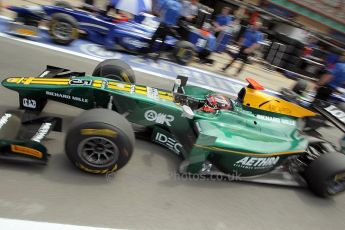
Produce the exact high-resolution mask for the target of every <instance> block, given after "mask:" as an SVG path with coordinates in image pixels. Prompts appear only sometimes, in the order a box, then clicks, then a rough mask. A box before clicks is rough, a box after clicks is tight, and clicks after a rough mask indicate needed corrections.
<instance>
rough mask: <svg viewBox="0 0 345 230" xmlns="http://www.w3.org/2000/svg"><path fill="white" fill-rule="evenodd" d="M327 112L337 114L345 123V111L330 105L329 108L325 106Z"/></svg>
mask: <svg viewBox="0 0 345 230" xmlns="http://www.w3.org/2000/svg"><path fill="white" fill-rule="evenodd" d="M325 110H326V111H327V112H329V113H330V114H332V115H333V116H335V117H336V118H337V119H339V120H340V121H341V122H343V123H345V113H344V112H343V111H341V110H340V109H338V108H337V107H335V106H334V105H330V106H328V107H327V108H325Z"/></svg>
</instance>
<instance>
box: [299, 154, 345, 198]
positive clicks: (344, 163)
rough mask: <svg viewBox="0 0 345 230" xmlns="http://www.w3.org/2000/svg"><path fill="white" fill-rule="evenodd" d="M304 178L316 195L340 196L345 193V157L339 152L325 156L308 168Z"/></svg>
mask: <svg viewBox="0 0 345 230" xmlns="http://www.w3.org/2000/svg"><path fill="white" fill-rule="evenodd" d="M304 176H305V179H306V181H307V182H308V185H309V188H310V190H311V191H313V192H314V193H315V194H316V195H318V196H321V197H330V196H334V195H336V194H339V193H341V192H343V191H345V156H344V155H343V154H341V153H338V152H333V153H328V154H323V155H321V156H320V157H319V158H317V159H316V160H314V161H313V162H312V163H311V164H310V165H309V166H308V168H307V169H306V171H305V174H304Z"/></svg>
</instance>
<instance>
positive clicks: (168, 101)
mask: <svg viewBox="0 0 345 230" xmlns="http://www.w3.org/2000/svg"><path fill="white" fill-rule="evenodd" d="M2 85H3V86H4V87H6V88H9V89H11V90H14V91H17V92H18V93H19V95H20V105H21V108H24V109H33V110H37V109H40V108H43V107H44V105H45V102H46V100H47V99H50V100H54V101H58V102H61V103H64V104H68V105H72V106H75V107H78V108H81V109H85V110H88V109H92V108H95V107H103V108H110V109H112V110H114V111H116V112H118V113H120V114H123V115H124V116H125V117H126V119H127V120H128V121H130V122H132V123H135V124H136V125H139V126H143V127H145V128H146V129H148V130H150V135H151V141H153V142H155V143H158V144H161V145H163V146H164V147H167V148H169V149H170V150H172V151H173V152H175V153H176V154H177V155H179V156H181V157H182V158H183V159H185V160H186V162H188V166H187V167H186V171H187V172H191V173H198V172H200V171H201V170H203V168H204V167H205V162H206V161H209V162H212V163H213V164H214V165H216V166H217V167H218V168H219V169H220V170H221V171H223V172H225V173H234V172H237V173H240V174H241V175H242V176H255V175H260V174H264V173H267V172H269V171H271V170H273V169H275V168H276V167H277V166H279V165H282V164H284V162H285V161H286V160H287V159H288V158H289V157H291V156H297V155H301V154H304V153H305V150H306V148H307V146H308V141H307V140H306V139H305V137H304V136H302V135H300V134H299V131H298V129H297V120H298V118H299V117H301V116H291V115H287V114H284V112H279V111H278V112H277V110H276V108H275V110H274V111H275V112H272V111H273V110H271V111H270V110H269V109H258V108H255V107H251V106H248V105H249V104H248V103H245V104H244V102H243V101H241V100H240V99H237V100H231V103H232V109H230V110H217V111H215V112H213V113H210V112H205V111H203V110H201V109H200V106H201V105H202V104H203V103H204V100H205V98H206V97H207V96H208V95H210V94H214V92H212V91H209V90H206V89H203V88H200V87H195V86H184V87H183V90H184V93H177V92H173V91H166V90H161V89H155V88H151V87H147V86H141V85H134V84H129V83H124V82H119V81H114V80H111V79H107V78H100V77H93V76H85V77H72V78H33V77H32V78H31V77H28V78H20V77H14V78H8V79H6V80H4V81H3V82H2ZM247 89H248V90H251V92H252V93H255V91H256V90H255V89H254V90H253V89H252V88H250V89H249V88H247ZM244 93H245V92H244ZM181 97H182V98H183V100H180V99H179V98H181ZM270 97H272V96H270ZM242 99H243V97H242ZM244 99H245V97H244ZM278 100H279V101H278ZM277 101H278V102H277ZM282 101H283V100H282V99H278V98H277V99H275V103H276V104H277V103H278V104H279V103H283V102H282ZM185 102H186V103H185ZM191 102H192V103H194V105H196V106H193V108H192V116H189V117H188V116H186V114H185V107H183V105H186V104H187V105H188V106H189V104H190V103H191ZM284 103H285V104H287V103H288V102H284ZM263 104H265V103H263ZM289 106H290V105H289ZM191 107H192V106H191ZM295 107H296V105H291V108H295ZM188 108H190V107H188ZM271 108H272V107H271Z"/></svg>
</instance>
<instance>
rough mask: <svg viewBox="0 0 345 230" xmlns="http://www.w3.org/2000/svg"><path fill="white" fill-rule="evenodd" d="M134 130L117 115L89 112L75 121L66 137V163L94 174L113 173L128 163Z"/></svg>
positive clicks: (98, 110)
mask: <svg viewBox="0 0 345 230" xmlns="http://www.w3.org/2000/svg"><path fill="white" fill-rule="evenodd" d="M134 143H135V139H134V131H133V129H132V126H131V125H130V123H129V122H128V121H127V120H126V119H125V118H124V117H123V116H121V115H120V114H118V113H116V112H114V111H111V110H107V109H92V110H88V111H86V112H84V113H83V114H82V115H81V116H79V117H78V118H76V119H75V120H74V121H73V122H72V124H71V126H70V128H69V130H68V132H67V136H66V141H65V150H66V154H67V156H68V158H69V159H70V161H71V162H72V163H73V164H74V165H76V166H77V167H78V168H80V169H81V170H83V171H86V172H89V173H94V174H105V173H110V172H115V171H117V170H119V169H121V168H122V167H124V166H125V165H126V164H127V163H128V161H129V160H130V158H131V156H132V153H133V149H134Z"/></svg>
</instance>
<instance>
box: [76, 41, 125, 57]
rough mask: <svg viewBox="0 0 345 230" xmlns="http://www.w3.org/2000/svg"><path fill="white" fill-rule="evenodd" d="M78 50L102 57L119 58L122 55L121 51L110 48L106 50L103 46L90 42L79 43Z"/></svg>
mask: <svg viewBox="0 0 345 230" xmlns="http://www.w3.org/2000/svg"><path fill="white" fill-rule="evenodd" d="M80 50H81V51H82V52H83V53H85V54H87V55H91V56H94V57H100V58H104V59H112V58H113V59H121V58H122V56H123V55H122V54H121V53H115V52H112V51H110V50H106V49H105V48H104V46H101V45H96V44H90V43H88V44H83V45H81V46H80Z"/></svg>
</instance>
